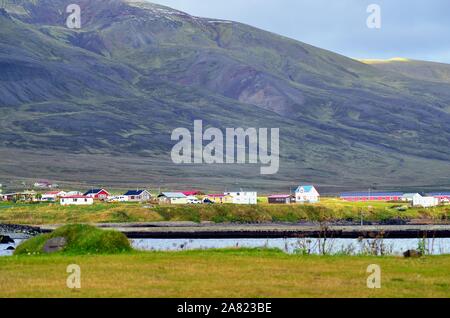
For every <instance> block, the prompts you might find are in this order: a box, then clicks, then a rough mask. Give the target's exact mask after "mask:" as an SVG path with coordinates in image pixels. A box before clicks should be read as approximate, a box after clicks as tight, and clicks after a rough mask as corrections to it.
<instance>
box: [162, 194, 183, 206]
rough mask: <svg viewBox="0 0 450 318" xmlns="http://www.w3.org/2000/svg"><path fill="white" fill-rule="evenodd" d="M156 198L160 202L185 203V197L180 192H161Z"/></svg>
mask: <svg viewBox="0 0 450 318" xmlns="http://www.w3.org/2000/svg"><path fill="white" fill-rule="evenodd" d="M158 199H159V202H160V203H162V204H187V197H186V196H185V195H184V194H183V193H181V192H163V193H161V194H160V195H159V196H158Z"/></svg>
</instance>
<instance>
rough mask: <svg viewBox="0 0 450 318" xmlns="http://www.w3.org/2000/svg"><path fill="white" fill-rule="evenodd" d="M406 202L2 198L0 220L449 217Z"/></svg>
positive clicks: (446, 209)
mask: <svg viewBox="0 0 450 318" xmlns="http://www.w3.org/2000/svg"><path fill="white" fill-rule="evenodd" d="M402 206H404V203H389V202H345V201H342V200H339V199H325V200H323V201H322V202H320V203H319V204H314V205H308V204H307V205H297V204H293V205H269V204H267V203H261V204H258V205H255V206H250V205H232V204H224V205H220V204H215V205H184V206H175V205H172V206H171V205H162V206H159V205H154V206H152V207H148V206H147V207H146V205H142V204H130V203H116V204H105V203H97V204H94V205H92V206H60V205H59V204H16V205H15V204H10V203H8V204H2V205H0V222H4V223H19V224H68V223H101V222H105V223H111V222H119V223H122V222H158V221H193V222H201V221H212V222H216V223H222V222H244V223H249V222H299V221H335V220H349V221H359V220H360V219H361V215H362V216H363V218H364V220H366V221H388V220H392V219H402V220H410V219H422V220H430V221H436V222H437V221H443V220H448V219H450V206H440V207H436V208H431V209H423V208H414V209H413V208H410V209H406V210H404V211H399V210H398V209H397V208H399V207H402Z"/></svg>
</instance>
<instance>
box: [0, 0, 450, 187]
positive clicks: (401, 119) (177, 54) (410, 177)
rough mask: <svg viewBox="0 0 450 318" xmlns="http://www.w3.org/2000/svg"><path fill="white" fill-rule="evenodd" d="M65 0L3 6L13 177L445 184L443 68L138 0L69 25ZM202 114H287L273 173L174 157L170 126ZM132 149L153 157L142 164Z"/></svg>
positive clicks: (212, 120) (96, 4)
mask: <svg viewBox="0 0 450 318" xmlns="http://www.w3.org/2000/svg"><path fill="white" fill-rule="evenodd" d="M70 3H71V1H66V0H35V1H27V0H15V1H9V4H8V5H6V10H2V11H0V70H1V72H0V127H1V128H0V129H1V135H0V147H1V150H0V153H2V154H3V158H9V157H11V156H12V155H11V154H17V155H14V156H13V157H14V158H16V160H17V161H16V162H10V163H9V164H8V165H5V164H4V165H0V176H3V178H4V179H14V178H38V177H52V178H56V179H58V180H61V181H68V182H75V181H79V180H83V181H86V182H91V183H93V182H98V181H99V180H101V182H104V183H108V184H118V183H120V184H123V183H124V182H128V183H133V181H135V182H137V183H142V184H143V183H150V184H151V185H153V186H154V185H156V184H157V183H158V182H160V180H161V179H165V180H166V183H170V182H172V183H173V184H176V185H180V186H182V185H183V184H185V185H192V184H193V183H194V184H201V185H204V186H212V187H215V188H217V189H222V188H223V187H224V186H226V185H230V184H235V183H239V184H240V185H244V184H245V185H247V186H255V187H261V188H267V187H270V186H271V185H272V186H273V185H276V186H277V187H279V188H284V189H286V188H287V187H288V185H291V184H295V183H297V182H315V183H319V184H321V185H323V187H324V188H329V189H331V190H330V191H334V189H339V187H342V188H358V187H366V186H372V185H374V184H378V185H379V186H385V187H398V186H404V185H406V186H416V185H426V186H431V185H436V186H450V185H449V183H450V182H449V179H450V169H449V168H450V166H449V164H448V162H449V159H450V147H449V146H450V142H449V140H450V138H449V137H450V125H449V123H450V83H448V82H446V81H445V80H443V79H444V78H445V76H444V75H443V74H445V71H442V73H440V74H442V75H441V77H440V78H441V79H442V80H439V81H435V80H433V79H430V78H429V76H428V75H427V76H424V75H421V76H411V74H408V73H407V72H406V71H402V72H400V71H398V72H392V71H387V70H385V69H383V68H379V67H378V65H367V64H364V63H361V62H358V61H355V60H352V59H349V58H346V57H344V56H340V55H337V54H334V53H332V52H329V51H326V50H322V49H319V48H316V47H313V46H310V45H307V44H304V43H301V42H298V41H294V40H291V39H287V38H284V37H281V36H279V35H276V34H272V33H269V32H266V31H262V30H259V29H256V28H253V27H251V26H248V25H244V24H240V23H236V22H232V21H222V20H214V19H207V18H198V17H193V16H190V15H188V14H186V13H183V12H179V11H176V10H173V9H170V8H167V7H163V6H159V5H154V4H150V3H143V2H130V1H122V0H107V1H100V0H95V1H92V0H89V1H88V0H80V1H78V2H77V3H79V4H80V6H81V8H82V29H81V30H70V29H67V28H66V27H65V18H66V14H65V7H66V6H67V5H68V4H70ZM446 67H447V66H445V65H444V66H443V67H442V69H445V68H446ZM436 69H440V68H439V67H436ZM421 74H422V73H421ZM194 119H203V120H204V123H205V125H209V126H214V127H218V128H221V129H225V128H226V127H269V128H270V127H275V128H277V127H279V128H280V134H281V139H282V140H281V155H282V158H281V169H280V173H279V174H278V175H276V176H272V177H270V178H269V177H261V176H260V175H259V173H258V171H259V170H257V169H246V168H245V167H234V166H215V167H205V166H197V167H196V166H174V165H173V164H172V163H171V159H170V155H169V152H170V149H171V147H172V146H173V144H174V143H173V142H172V141H171V140H170V134H171V132H172V130H173V129H175V128H177V127H187V128H189V127H192V123H193V120H194ZM43 153H45V154H47V155H48V156H51V157H53V158H57V159H55V160H56V161H55V162H53V163H52V165H50V164H49V162H48V161H47V159H48V158H46V157H45V156H44V157H43V155H42V154H43ZM73 156H75V157H73ZM77 156H79V157H77ZM86 156H87V157H86ZM111 156H114V157H113V158H115V159H112V157H111ZM68 158H72V159H71V160H68ZM75 158H80V160H76V159H75ZM81 158H82V159H81ZM87 158H88V159H87ZM120 158H122V159H120ZM66 159H67V161H68V162H70V165H69V163H67V164H65V163H64V161H65V160H66ZM5 160H6V159H5ZM21 160H22V161H21ZM85 160H88V161H89V162H90V163H92V164H91V166H90V167H89V168H88V167H85V166H84V165H83V164H82V162H81V161H85ZM105 161H106V162H107V164H105ZM30 162H38V163H39V165H38V166H36V165H35V164H30ZM136 162H142V164H143V165H144V162H145V166H146V167H148V169H143V170H144V172H139V173H134V172H133V170H134V167H136ZM15 165H17V166H21V167H23V168H21V169H20V171H17V170H16V169H15V168H14V166H15ZM96 167H99V168H100V167H101V168H100V169H93V168H96ZM90 169H91V170H90ZM74 171H75V172H78V175H76V176H74ZM38 174H41V175H39V176H38Z"/></svg>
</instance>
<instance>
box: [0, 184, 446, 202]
mask: <svg viewBox="0 0 450 318" xmlns="http://www.w3.org/2000/svg"><path fill="white" fill-rule="evenodd" d="M1 189H2V186H1V184H0V201H8V202H34V203H39V202H42V203H56V204H60V205H62V206H70V205H77V206H82V205H93V204H95V203H96V202H102V203H126V202H135V203H152V204H160V205H196V204H237V205H257V204H260V203H262V202H264V203H267V204H283V205H285V204H316V203H319V202H320V201H321V195H320V193H319V191H318V189H317V187H316V186H314V185H307V184H305V185H299V186H298V187H297V188H296V189H295V191H294V192H293V193H290V194H271V195H261V196H258V192H257V191H252V190H244V189H237V190H233V191H226V192H223V193H208V192H204V191H199V190H187V191H170V192H169V191H167V192H166V191H161V192H158V193H157V194H152V193H151V192H150V190H146V189H136V190H128V191H126V192H124V193H123V194H121V193H120V194H116V193H113V192H112V191H109V190H107V189H104V188H100V187H99V188H91V189H89V190H87V191H84V192H82V191H77V190H75V191H64V190H60V189H59V185H58V184H55V183H51V182H48V181H38V182H36V183H35V184H34V185H33V189H31V190H30V189H28V190H24V191H20V192H12V193H2V190H1ZM330 198H331V196H330ZM338 199H339V200H341V201H345V202H371V201H380V202H402V203H406V204H407V205H409V206H411V207H421V208H431V207H436V206H439V205H448V204H450V192H433V193H403V192H381V191H376V192H375V191H368V192H345V193H341V194H340V195H339V196H338Z"/></svg>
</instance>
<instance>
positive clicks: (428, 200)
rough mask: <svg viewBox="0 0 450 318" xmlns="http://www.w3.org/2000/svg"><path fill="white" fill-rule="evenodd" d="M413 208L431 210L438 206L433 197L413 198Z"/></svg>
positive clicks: (437, 200)
mask: <svg viewBox="0 0 450 318" xmlns="http://www.w3.org/2000/svg"><path fill="white" fill-rule="evenodd" d="M412 204H413V206H415V207H422V208H431V207H434V206H438V205H439V199H438V198H435V197H423V196H421V195H418V196H415V197H414V200H413V201H412Z"/></svg>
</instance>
